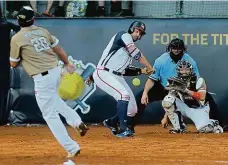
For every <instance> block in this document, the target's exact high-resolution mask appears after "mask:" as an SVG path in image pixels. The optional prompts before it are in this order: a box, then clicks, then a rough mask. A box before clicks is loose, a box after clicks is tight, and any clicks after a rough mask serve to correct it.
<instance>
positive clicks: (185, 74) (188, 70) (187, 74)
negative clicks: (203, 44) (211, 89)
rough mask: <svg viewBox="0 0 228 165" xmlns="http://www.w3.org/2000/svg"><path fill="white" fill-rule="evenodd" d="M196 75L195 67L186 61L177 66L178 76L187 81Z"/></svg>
mask: <svg viewBox="0 0 228 165" xmlns="http://www.w3.org/2000/svg"><path fill="white" fill-rule="evenodd" d="M193 75H194V73H193V66H192V64H191V63H190V62H188V61H186V60H182V61H179V62H178V64H177V76H178V77H180V78H181V79H183V80H185V81H187V80H190V79H191V77H192V76H193Z"/></svg>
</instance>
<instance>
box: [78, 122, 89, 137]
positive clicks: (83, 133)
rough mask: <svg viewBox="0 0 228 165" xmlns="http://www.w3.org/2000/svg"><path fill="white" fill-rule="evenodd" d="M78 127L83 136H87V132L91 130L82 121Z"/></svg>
mask: <svg viewBox="0 0 228 165" xmlns="http://www.w3.org/2000/svg"><path fill="white" fill-rule="evenodd" d="M76 129H77V131H78V132H79V134H80V135H81V136H85V134H86V132H87V131H88V130H89V128H88V127H87V126H86V125H85V124H84V123H81V124H80V125H79V126H78V127H77V128H76Z"/></svg>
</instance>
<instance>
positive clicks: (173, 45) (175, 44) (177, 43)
mask: <svg viewBox="0 0 228 165" xmlns="http://www.w3.org/2000/svg"><path fill="white" fill-rule="evenodd" d="M171 49H179V50H182V51H183V52H186V50H187V48H186V46H185V45H184V41H183V40H181V39H179V38H175V39H173V40H172V41H171V42H170V43H169V45H168V46H167V51H170V50H171Z"/></svg>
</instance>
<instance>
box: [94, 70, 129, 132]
mask: <svg viewBox="0 0 228 165" xmlns="http://www.w3.org/2000/svg"><path fill="white" fill-rule="evenodd" d="M93 78H94V82H95V83H96V85H97V86H98V87H99V88H100V89H101V90H103V91H104V92H106V93H107V94H109V95H110V96H112V97H114V98H115V100H117V116H118V117H116V118H115V120H116V121H118V120H119V122H120V130H121V132H124V136H132V133H130V132H129V131H128V128H127V122H126V117H127V108H128V103H129V100H130V95H129V92H128V91H127V90H126V88H125V87H124V86H123V85H122V83H123V82H124V81H125V80H124V78H123V77H120V76H116V75H113V74H111V73H109V72H107V71H104V70H96V71H95V72H94V74H93ZM120 80H122V81H120Z"/></svg>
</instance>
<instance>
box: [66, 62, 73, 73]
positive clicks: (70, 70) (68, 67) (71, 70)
mask: <svg viewBox="0 0 228 165" xmlns="http://www.w3.org/2000/svg"><path fill="white" fill-rule="evenodd" d="M65 68H66V70H67V72H69V73H74V71H75V66H74V65H73V64H71V63H68V64H66V65H65Z"/></svg>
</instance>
